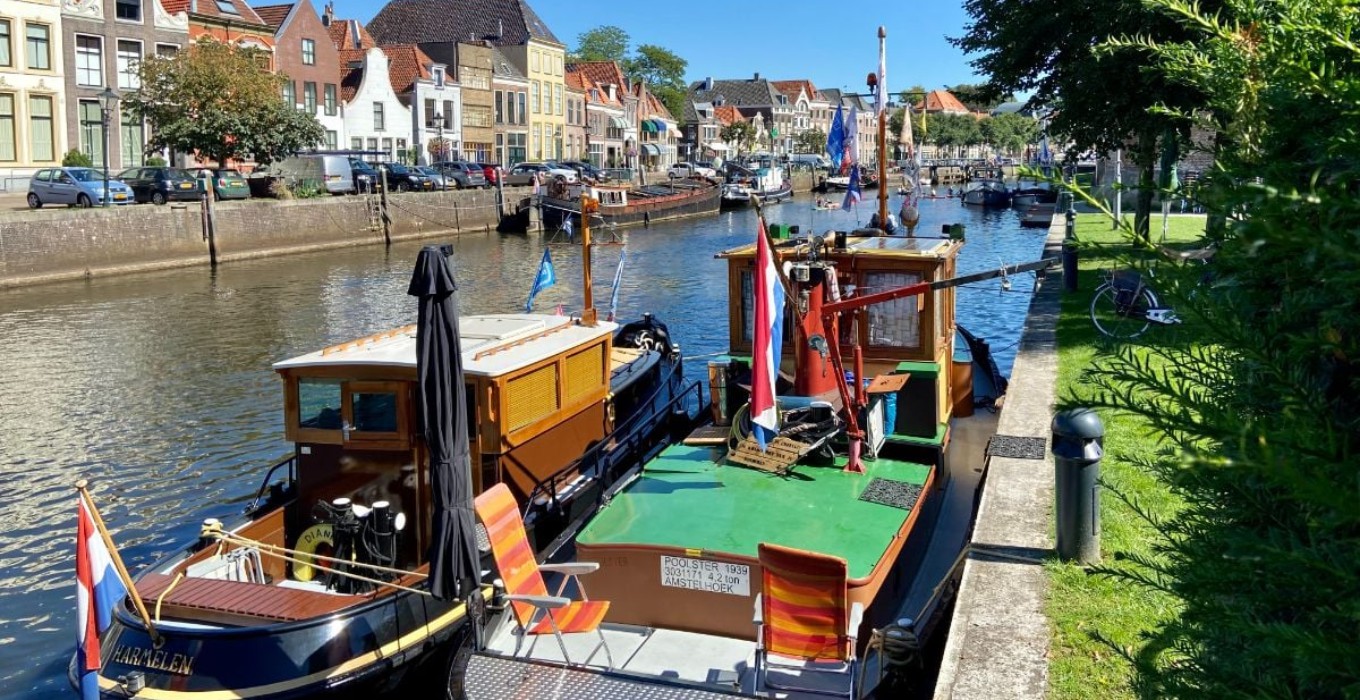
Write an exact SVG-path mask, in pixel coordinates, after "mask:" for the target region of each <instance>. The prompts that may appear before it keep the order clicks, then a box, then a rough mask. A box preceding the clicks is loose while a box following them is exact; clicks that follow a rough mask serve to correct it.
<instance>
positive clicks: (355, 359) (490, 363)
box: [274, 314, 618, 377]
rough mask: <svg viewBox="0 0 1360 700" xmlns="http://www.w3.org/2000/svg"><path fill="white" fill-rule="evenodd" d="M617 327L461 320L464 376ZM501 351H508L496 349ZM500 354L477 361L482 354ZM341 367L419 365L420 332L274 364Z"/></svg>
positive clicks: (398, 332)
mask: <svg viewBox="0 0 1360 700" xmlns="http://www.w3.org/2000/svg"><path fill="white" fill-rule="evenodd" d="M616 328H618V324H615V323H610V322H608V321H600V322H599V323H598V324H596V325H595V326H594V327H589V326H582V325H580V324H579V323H577V319H575V318H572V317H570V316H555V315H547V314H485V315H479V316H463V317H461V318H459V319H458V330H459V333H460V334H461V337H460V339H459V342H460V350H461V351H462V355H463V373H464V374H467V375H477V376H485V377H495V376H500V375H502V374H506V373H508V372H513V371H515V370H517V369H521V368H523V367H528V366H529V365H532V364H534V363H536V362H540V361H542V360H546V359H548V358H550V357H554V356H556V355H558V354H561V353H563V352H565V351H567V350H570V349H572V348H575V347H578V346H581V345H585V344H588V343H589V342H591V341H594V340H597V339H599V338H601V337H602V336H606V335H612V334H613V333H614V330H615V329H616ZM496 348H503V349H501V350H495V349H496ZM488 350H495V351H494V352H490V353H487V354H485V355H483V356H482V357H478V354H479V353H484V352H486V351H488ZM341 365H385V366H391V367H411V368H414V367H415V366H416V327H415V326H414V325H411V326H403V327H401V328H397V329H393V330H390V331H386V332H383V333H378V334H375V335H371V336H368V337H367V338H359V339H358V340H351V341H349V342H347V343H341V344H339V345H334V346H331V347H329V348H326V349H324V350H317V351H315V352H309V353H307V354H306V355H299V356H297V357H294V358H291V359H288V360H283V361H280V362H275V363H274V369H275V370H285V369H298V368H301V367H336V366H341Z"/></svg>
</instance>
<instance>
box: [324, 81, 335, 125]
mask: <svg viewBox="0 0 1360 700" xmlns="http://www.w3.org/2000/svg"><path fill="white" fill-rule="evenodd" d="M325 92H326V95H325V99H326V116H328V117H333V116H335V115H336V109H335V85H334V84H332V83H326V90H325Z"/></svg>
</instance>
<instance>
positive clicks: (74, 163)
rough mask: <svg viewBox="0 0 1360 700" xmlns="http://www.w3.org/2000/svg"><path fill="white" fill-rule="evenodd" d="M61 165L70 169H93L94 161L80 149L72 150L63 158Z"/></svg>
mask: <svg viewBox="0 0 1360 700" xmlns="http://www.w3.org/2000/svg"><path fill="white" fill-rule="evenodd" d="M61 164H62V165H63V166H65V167H68V168H93V167H94V161H92V160H90V157H89V156H88V155H86V154H85V152H84V151H81V150H80V149H78V148H72V149H71V150H69V151H67V152H66V155H64V156H62V158H61Z"/></svg>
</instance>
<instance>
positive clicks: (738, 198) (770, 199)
mask: <svg viewBox="0 0 1360 700" xmlns="http://www.w3.org/2000/svg"><path fill="white" fill-rule="evenodd" d="M792 196H793V187H792V186H784V187H780V188H779V189H777V190H772V191H769V192H761V193H759V194H754V193H747V192H740V193H738V192H730V193H727V192H725V193H723V196H722V209H723V210H724V211H727V210H731V209H744V208H746V207H749V206H751V204H752V203H754V201H755V200H756V199H757V198H758V199H759V200H760V201H761V202H762V203H766V204H774V203H778V202H782V201H784V200H785V199H789V198H790V197H792Z"/></svg>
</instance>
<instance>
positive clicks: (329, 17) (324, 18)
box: [321, 2, 335, 27]
mask: <svg viewBox="0 0 1360 700" xmlns="http://www.w3.org/2000/svg"><path fill="white" fill-rule="evenodd" d="M333 21H335V3H333V2H328V3H326V11H325V12H322V13H321V26H323V27H329V26H331V22H333Z"/></svg>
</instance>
